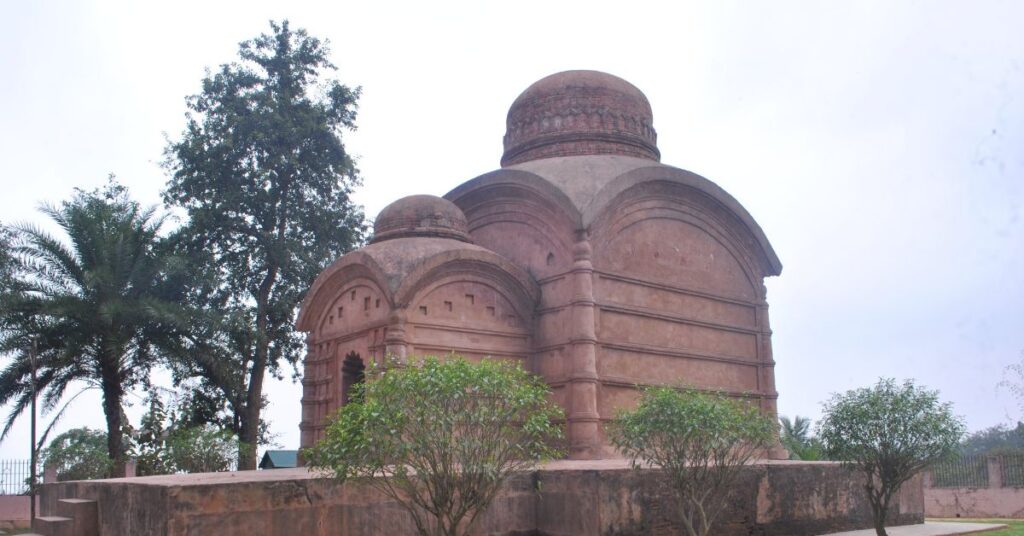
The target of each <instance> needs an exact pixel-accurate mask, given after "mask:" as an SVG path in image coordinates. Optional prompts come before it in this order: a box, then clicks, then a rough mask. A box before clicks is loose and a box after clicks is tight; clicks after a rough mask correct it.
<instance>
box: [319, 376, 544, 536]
mask: <svg viewBox="0 0 1024 536" xmlns="http://www.w3.org/2000/svg"><path fill="white" fill-rule="evenodd" d="M369 377H370V380H369V381H368V382H366V383H365V384H364V383H359V384H356V387H355V388H356V389H357V390H358V391H359V393H358V396H356V397H353V398H352V399H351V401H350V402H349V403H348V404H346V405H344V406H342V408H341V409H340V410H339V412H338V414H337V417H336V418H335V419H334V421H333V422H332V423H331V424H330V425H329V426H328V428H327V432H326V436H325V438H324V439H323V440H322V441H321V442H319V443H318V444H317V445H316V446H315V447H314V448H313V449H311V450H308V451H306V452H305V456H306V457H307V459H308V460H309V463H310V465H311V466H313V467H316V468H319V469H320V470H322V471H326V472H328V473H331V474H333V475H334V476H335V477H337V478H339V479H342V480H348V479H353V480H355V481H357V482H360V483H363V484H366V485H369V486H372V487H374V488H376V489H377V490H379V491H381V492H382V493H384V494H385V495H387V496H388V497H390V498H392V499H394V500H395V501H396V502H397V503H398V504H400V505H401V506H402V507H403V508H404V509H405V510H407V511H408V512H409V513H410V514H411V515H412V518H413V521H414V522H415V525H416V529H417V532H418V534H420V535H422V536H427V535H438V536H440V535H445V536H456V535H460V534H469V533H470V531H471V530H472V528H473V525H474V522H475V521H476V520H477V518H478V516H479V515H480V513H482V512H483V511H484V510H485V509H486V508H487V506H488V505H489V504H490V503H491V501H492V500H493V499H494V497H495V495H496V494H497V493H498V490H499V489H500V488H501V485H502V483H503V482H505V481H506V480H507V479H508V478H509V477H510V476H512V475H513V474H514V473H515V472H517V471H521V470H523V469H525V468H527V467H529V466H531V465H533V464H534V463H535V462H536V461H538V460H542V459H547V458H551V457H555V456H558V455H559V451H558V450H557V449H556V448H555V447H553V441H555V440H558V439H560V438H561V429H560V428H559V427H558V426H556V425H555V424H554V420H555V419H558V418H561V416H562V412H561V410H560V409H559V408H558V407H557V406H556V405H555V404H553V403H552V402H550V401H549V400H548V395H549V389H548V387H547V385H545V384H544V383H543V382H542V381H540V380H539V379H538V378H536V377H535V376H532V375H530V374H529V373H527V372H525V371H523V370H522V369H521V368H520V367H519V366H518V365H514V364H511V363H508V362H502V361H490V360H485V361H482V362H480V363H470V362H468V361H465V360H464V359H461V358H456V357H454V356H453V357H451V358H449V359H448V360H447V361H445V362H441V361H439V360H437V359H436V358H427V359H426V360H424V361H423V362H422V363H419V364H418V365H417V366H410V367H397V366H396V368H391V369H388V370H380V369H376V368H374V369H372V370H371V371H370V372H369Z"/></svg>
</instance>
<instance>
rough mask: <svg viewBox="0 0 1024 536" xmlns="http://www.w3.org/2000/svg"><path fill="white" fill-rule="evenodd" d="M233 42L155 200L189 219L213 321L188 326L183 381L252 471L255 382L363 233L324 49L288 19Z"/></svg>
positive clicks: (293, 357)
mask: <svg viewBox="0 0 1024 536" xmlns="http://www.w3.org/2000/svg"><path fill="white" fill-rule="evenodd" d="M271 30H272V31H271V33H270V34H263V35H260V36H259V37H257V38H255V39H252V40H250V41H246V42H243V43H241V45H240V47H239V57H240V59H241V61H240V62H236V63H231V64H227V65H223V66H221V68H220V69H219V70H218V71H216V72H215V73H212V74H208V75H207V76H206V78H205V79H204V80H203V86H202V92H201V93H199V94H197V95H194V96H192V97H190V98H189V99H188V109H189V113H188V123H187V126H186V129H185V131H184V133H183V134H182V137H181V139H180V140H179V141H177V142H173V143H171V144H170V145H169V146H168V147H167V151H166V160H165V167H166V169H167V170H168V172H169V173H170V175H171V178H170V181H169V183H168V186H167V190H166V191H165V193H164V199H165V201H166V202H167V203H168V204H171V205H176V206H179V207H181V208H183V209H185V211H186V212H187V213H188V217H189V220H188V223H187V225H186V226H185V227H184V228H183V229H182V230H181V232H180V233H179V234H178V237H177V241H178V245H179V248H180V249H181V250H182V251H185V252H187V253H188V254H189V255H190V257H191V259H192V261H193V263H194V265H195V267H196V271H197V272H198V273H200V274H201V275H202V277H200V278H198V280H197V281H198V282H197V285H196V287H195V288H194V289H193V292H192V294H191V296H190V298H191V300H192V302H193V303H194V304H195V305H196V306H197V307H198V308H200V309H206V310H208V311H214V312H216V313H217V314H216V318H212V317H206V318H200V319H197V320H195V321H194V323H193V326H192V327H193V328H194V329H193V330H192V336H191V337H190V338H188V339H187V340H186V341H185V342H184V344H183V347H182V349H181V351H180V352H179V353H178V355H179V356H180V357H181V359H180V362H179V363H178V365H177V370H176V374H177V377H179V378H185V377H190V376H191V375H200V376H202V377H203V378H204V382H205V383H204V388H205V390H204V394H205V395H211V396H213V397H216V399H217V400H216V401H217V404H216V405H220V406H222V407H226V408H227V410H228V411H229V412H230V413H231V414H232V419H231V421H232V422H231V424H232V427H233V428H232V429H233V430H234V431H236V432H237V433H238V434H239V436H240V437H241V439H242V440H243V441H244V442H245V444H247V445H248V447H247V448H245V449H242V450H240V452H239V466H240V467H241V468H244V469H255V465H256V456H255V455H256V452H255V446H256V444H257V442H258V441H259V430H260V425H261V420H260V414H261V407H262V406H263V404H264V403H265V401H264V398H263V379H264V375H265V373H266V372H268V371H269V372H270V373H272V374H276V375H280V374H281V372H280V370H279V367H280V366H281V362H282V361H284V362H287V363H291V364H293V365H294V364H295V363H296V362H297V360H298V358H299V356H300V352H301V350H302V348H303V339H302V338H301V337H300V336H298V334H296V333H295V331H294V326H293V321H294V317H295V310H296V308H297V307H298V305H299V304H300V303H301V300H302V298H303V295H304V293H305V291H306V290H307V289H308V288H309V286H310V285H311V284H312V282H313V279H314V278H315V277H316V276H317V274H318V273H319V272H320V270H321V269H322V268H323V267H324V266H326V265H327V263H328V262H330V261H332V260H334V259H335V258H337V257H338V256H340V255H341V254H343V253H345V252H347V251H349V250H350V249H352V248H353V247H355V246H357V245H358V244H359V243H360V242H361V241H362V239H363V235H364V233H365V224H364V222H363V215H362V212H361V210H360V209H359V208H358V207H356V206H354V205H353V204H352V201H351V200H350V198H349V195H350V193H351V189H352V187H353V186H354V185H356V184H358V182H359V180H358V175H357V170H356V167H355V165H354V164H353V161H352V158H351V157H350V156H349V155H348V153H347V152H346V151H345V147H344V145H343V144H342V140H341V133H342V131H343V130H345V129H351V128H354V121H355V116H356V100H357V98H358V96H359V90H358V89H350V88H348V87H346V86H344V85H342V84H341V83H339V82H338V81H337V80H334V79H329V78H325V73H327V72H329V71H332V70H335V67H334V66H333V65H332V64H331V63H330V61H329V60H328V59H327V58H328V47H327V44H326V43H325V42H322V41H320V40H319V39H317V38H315V37H311V36H309V35H308V34H307V33H306V32H305V31H304V30H296V31H293V30H292V29H291V28H290V27H289V25H288V22H287V21H285V22H283V23H280V24H277V23H273V22H272V23H271Z"/></svg>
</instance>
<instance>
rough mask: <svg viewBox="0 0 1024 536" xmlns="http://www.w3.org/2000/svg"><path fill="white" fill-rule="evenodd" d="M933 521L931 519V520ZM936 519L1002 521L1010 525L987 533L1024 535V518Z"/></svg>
mask: <svg viewBox="0 0 1024 536" xmlns="http://www.w3.org/2000/svg"><path fill="white" fill-rule="evenodd" d="M930 521H931V520H930ZM934 521H958V522H962V523H1000V524H1003V525H1009V527H1007V528H1005V529H1003V530H994V531H992V532H986V533H985V534H998V535H999V536H1024V519H964V518H956V519H935V520H934Z"/></svg>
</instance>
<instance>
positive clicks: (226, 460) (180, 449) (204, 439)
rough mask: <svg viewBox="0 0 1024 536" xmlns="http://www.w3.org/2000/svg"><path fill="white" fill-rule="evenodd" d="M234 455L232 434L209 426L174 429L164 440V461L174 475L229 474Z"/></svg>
mask: <svg viewBox="0 0 1024 536" xmlns="http://www.w3.org/2000/svg"><path fill="white" fill-rule="evenodd" d="M237 453H238V439H237V438H236V437H235V434H233V433H232V432H231V431H230V430H218V429H217V428H215V427H213V426H210V425H206V426H198V427H192V428H178V429H174V430H172V431H171V433H170V435H169V436H168V438H167V459H168V462H169V464H170V466H171V467H173V468H174V470H175V472H181V473H212V472H216V471H229V470H231V469H232V467H233V466H234V462H235V456H236V455H237Z"/></svg>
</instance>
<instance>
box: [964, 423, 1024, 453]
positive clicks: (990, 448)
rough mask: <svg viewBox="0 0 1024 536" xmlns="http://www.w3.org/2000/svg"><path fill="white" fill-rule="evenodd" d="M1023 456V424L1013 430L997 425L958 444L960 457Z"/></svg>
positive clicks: (1018, 424) (1003, 425) (975, 433)
mask: <svg viewBox="0 0 1024 536" xmlns="http://www.w3.org/2000/svg"><path fill="white" fill-rule="evenodd" d="M1011 453H1012V454H1024V423H1021V422H1018V423H1017V426H1016V427H1014V428H1009V427H1008V426H1006V425H1005V424H999V425H996V426H992V427H989V428H986V429H984V430H978V431H977V432H973V433H971V434H970V435H968V436H967V437H966V438H964V440H963V441H961V442H960V454H961V455H962V456H975V455H979V454H982V455H984V454H1011Z"/></svg>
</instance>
